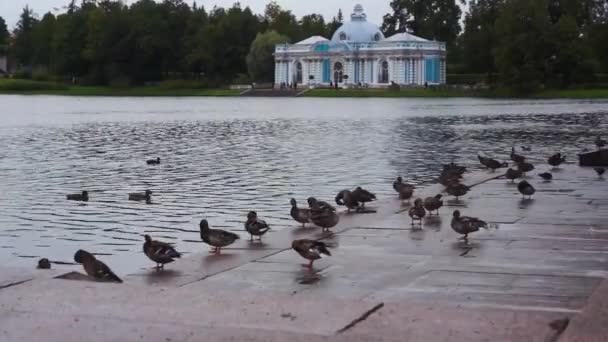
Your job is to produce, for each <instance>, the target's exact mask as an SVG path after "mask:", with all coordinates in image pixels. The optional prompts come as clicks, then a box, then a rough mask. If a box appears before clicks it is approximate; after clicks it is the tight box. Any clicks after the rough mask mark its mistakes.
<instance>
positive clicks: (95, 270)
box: [74, 249, 122, 283]
mask: <svg viewBox="0 0 608 342" xmlns="http://www.w3.org/2000/svg"><path fill="white" fill-rule="evenodd" d="M74 261H76V262H77V263H79V264H82V266H83V267H84V271H85V272H86V273H87V275H88V276H89V277H91V278H93V279H95V280H98V281H107V282H115V283H122V280H121V279H120V278H119V277H118V276H117V275H116V274H114V272H112V270H111V269H110V268H109V267H108V266H107V265H106V264H104V263H103V262H102V261H100V260H97V258H95V256H94V255H93V254H91V253H89V252H87V251H85V250H82V249H79V250H78V251H77V252H76V254H74Z"/></svg>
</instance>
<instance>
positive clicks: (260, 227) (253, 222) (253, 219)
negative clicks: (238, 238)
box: [245, 211, 270, 241]
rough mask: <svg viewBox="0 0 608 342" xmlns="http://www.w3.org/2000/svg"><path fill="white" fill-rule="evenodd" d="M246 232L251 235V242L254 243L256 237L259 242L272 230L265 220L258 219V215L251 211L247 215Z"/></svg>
mask: <svg viewBox="0 0 608 342" xmlns="http://www.w3.org/2000/svg"><path fill="white" fill-rule="evenodd" d="M245 230H246V231H247V232H248V233H249V234H250V235H251V241H253V237H254V236H257V237H258V240H260V241H261V240H262V236H263V235H264V234H266V233H268V231H269V230H270V226H269V225H268V224H267V223H266V222H265V221H264V220H260V219H258V213H256V212H255V211H250V212H249V213H248V214H247V222H245Z"/></svg>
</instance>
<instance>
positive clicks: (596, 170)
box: [593, 167, 606, 177]
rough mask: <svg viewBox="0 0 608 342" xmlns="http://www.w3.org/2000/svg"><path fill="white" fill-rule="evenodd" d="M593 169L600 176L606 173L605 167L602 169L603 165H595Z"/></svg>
mask: <svg viewBox="0 0 608 342" xmlns="http://www.w3.org/2000/svg"><path fill="white" fill-rule="evenodd" d="M593 170H595V172H596V173H597V175H598V176H600V177H602V176H603V175H604V173H606V169H604V168H603V167H596V168H594V169H593Z"/></svg>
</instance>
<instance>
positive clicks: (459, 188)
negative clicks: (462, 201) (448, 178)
mask: <svg viewBox="0 0 608 342" xmlns="http://www.w3.org/2000/svg"><path fill="white" fill-rule="evenodd" d="M470 190H471V188H470V187H468V186H467V185H465V184H462V183H452V184H449V185H448V186H447V188H446V192H447V193H448V194H449V195H451V196H454V197H456V200H458V199H459V198H460V197H462V196H464V195H466V194H467V193H468V192H469V191H470Z"/></svg>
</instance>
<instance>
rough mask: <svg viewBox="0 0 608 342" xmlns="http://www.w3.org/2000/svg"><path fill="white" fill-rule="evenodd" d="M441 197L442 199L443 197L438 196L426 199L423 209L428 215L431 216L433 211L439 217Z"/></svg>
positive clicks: (441, 205) (441, 204)
mask: <svg viewBox="0 0 608 342" xmlns="http://www.w3.org/2000/svg"><path fill="white" fill-rule="evenodd" d="M441 197H443V195H441V194H438V195H436V196H435V197H427V198H426V199H425V200H424V209H426V210H427V211H428V212H429V215H432V214H433V211H437V215H439V208H441V207H443V201H442V200H441Z"/></svg>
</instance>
